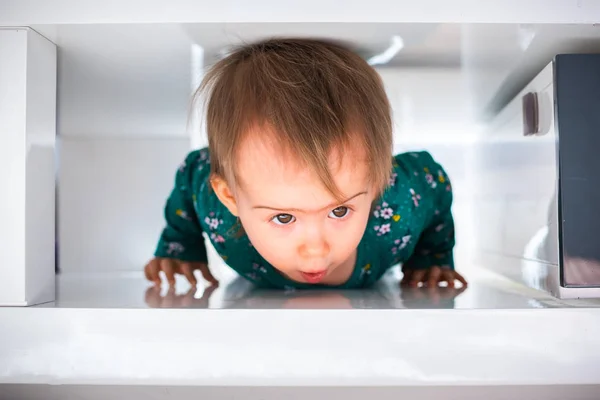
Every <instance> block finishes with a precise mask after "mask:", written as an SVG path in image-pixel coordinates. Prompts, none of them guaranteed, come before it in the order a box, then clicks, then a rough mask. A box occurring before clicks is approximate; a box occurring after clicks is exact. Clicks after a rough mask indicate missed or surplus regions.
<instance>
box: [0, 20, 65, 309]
mask: <svg viewBox="0 0 600 400" xmlns="http://www.w3.org/2000/svg"><path fill="white" fill-rule="evenodd" d="M55 113H56V47H55V46H54V45H53V44H52V43H50V42H49V41H47V40H46V39H44V38H43V37H41V36H39V35H38V34H37V33H35V32H33V31H31V30H28V29H12V30H11V29H3V30H2V29H0V163H1V168H0V187H2V191H3V196H2V200H1V203H0V221H1V224H0V254H2V260H3V261H2V263H0V305H11V304H12V305H31V304H37V303H42V302H47V301H52V300H54V229H55V226H54V140H55V136H56V120H55V115H56V114H55Z"/></svg>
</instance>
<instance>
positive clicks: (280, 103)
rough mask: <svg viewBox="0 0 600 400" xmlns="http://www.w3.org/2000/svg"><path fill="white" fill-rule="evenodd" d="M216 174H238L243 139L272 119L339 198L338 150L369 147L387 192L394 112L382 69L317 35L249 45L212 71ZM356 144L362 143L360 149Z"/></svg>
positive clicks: (283, 139) (209, 118)
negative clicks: (334, 169) (334, 165)
mask: <svg viewBox="0 0 600 400" xmlns="http://www.w3.org/2000/svg"><path fill="white" fill-rule="evenodd" d="M203 93H205V95H206V101H207V104H206V107H205V109H206V130H207V133H208V143H209V151H210V155H211V173H212V174H213V176H219V177H222V178H223V179H225V180H227V181H229V183H232V182H231V181H230V180H232V179H233V180H234V181H235V180H237V179H236V170H235V165H236V163H235V160H236V159H237V158H236V156H237V153H238V151H239V146H240V144H241V143H243V139H244V138H245V137H246V135H247V134H248V133H249V132H250V131H251V130H252V128H253V127H256V126H259V127H260V126H268V127H270V128H272V129H271V130H272V131H273V132H275V133H276V134H275V138H274V139H275V140H276V142H277V144H278V145H280V146H281V148H282V149H284V150H287V151H288V152H289V154H292V155H294V157H295V158H296V160H295V161H297V162H299V163H301V165H303V166H307V167H309V168H311V169H312V170H313V172H314V173H315V174H316V176H318V178H319V179H320V180H321V181H322V183H323V185H324V187H325V188H326V189H327V190H328V191H329V192H330V193H331V194H332V195H333V196H334V197H335V198H336V199H338V200H341V199H342V197H343V194H342V193H340V191H339V189H338V188H337V187H336V185H335V182H334V180H333V177H332V173H331V171H330V167H329V160H330V157H331V154H332V152H333V151H334V150H336V149H337V150H338V151H341V152H342V153H340V154H343V152H344V150H349V149H356V148H357V147H355V146H360V147H362V149H364V153H365V155H366V162H367V163H368V169H369V173H370V176H369V179H370V181H371V182H372V183H373V184H374V186H375V187H376V188H378V189H379V190H380V192H382V191H383V190H384V189H385V187H387V184H388V181H389V177H390V174H391V169H392V118H391V109H390V104H389V101H388V98H387V96H386V94H385V90H384V88H383V83H382V81H381V78H380V77H379V75H378V74H377V72H376V71H375V70H374V69H373V68H371V67H370V66H369V65H368V64H367V63H366V62H365V61H364V60H363V59H362V58H361V57H359V56H358V55H357V54H355V53H353V52H352V51H350V50H349V49H347V48H346V47H344V46H342V45H339V44H336V43H333V42H328V41H323V40H315V39H295V38H291V39H269V40H265V41H261V42H258V43H254V44H249V45H243V46H241V47H239V48H237V49H236V50H235V51H233V52H232V53H230V54H229V55H228V56H227V57H225V58H224V59H222V60H220V61H218V62H217V63H216V64H215V65H214V66H213V67H212V68H211V69H210V70H209V71H208V72H207V74H206V76H205V78H204V80H203V82H202V83H201V85H200V87H199V88H198V90H197V92H196V94H195V100H197V99H198V98H200V97H201V95H202V94H203ZM360 147H358V148H360Z"/></svg>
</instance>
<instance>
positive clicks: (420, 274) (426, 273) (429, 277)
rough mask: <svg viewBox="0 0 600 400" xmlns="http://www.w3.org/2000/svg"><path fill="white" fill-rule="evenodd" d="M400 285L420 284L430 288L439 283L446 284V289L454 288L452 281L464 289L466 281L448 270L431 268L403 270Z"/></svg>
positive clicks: (414, 285) (412, 285) (415, 285)
mask: <svg viewBox="0 0 600 400" xmlns="http://www.w3.org/2000/svg"><path fill="white" fill-rule="evenodd" d="M402 272H403V273H404V277H403V278H402V281H401V282H400V284H401V285H407V286H411V287H417V286H419V284H420V283H423V285H427V286H430V287H433V286H438V285H439V284H440V283H441V282H448V287H450V288H453V287H454V281H459V282H461V283H462V284H463V287H466V286H467V285H468V284H467V280H466V279H465V278H463V276H462V275H461V274H459V273H458V272H456V271H453V270H451V269H449V268H440V267H431V268H429V269H416V270H415V269H405V270H403V271H402Z"/></svg>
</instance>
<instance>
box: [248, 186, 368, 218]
mask: <svg viewBox="0 0 600 400" xmlns="http://www.w3.org/2000/svg"><path fill="white" fill-rule="evenodd" d="M364 194H367V191H362V192H360V193H356V194H355V195H354V196H351V197H349V198H347V199H346V200H344V201H342V202H341V203H332V204H329V205H326V206H325V207H323V208H321V209H320V210H317V212H318V211H323V210H325V209H328V208H334V207H336V206H338V207H339V206H340V205H341V204H345V203H347V202H349V201H350V200H353V199H355V198H357V197H358V196H362V195H364ZM252 208H253V209H259V208H262V209H266V210H273V211H281V212H290V211H293V212H300V213H304V212H307V211H306V210H302V209H300V208H277V207H270V206H254V207H252Z"/></svg>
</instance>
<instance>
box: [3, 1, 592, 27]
mask: <svg viewBox="0 0 600 400" xmlns="http://www.w3.org/2000/svg"><path fill="white" fill-rule="evenodd" d="M0 10H2V13H0V25H2V24H3V25H28V24H69V23H88V24H89V23H111V22H119V23H127V22H136V23H142V22H178V23H183V22H270V21H271V22H272V21H277V22H318V21H328V22H334V21H340V22H390V21H398V22H490V23H538V22H539V23H594V22H598V18H599V17H598V15H600V3H598V2H597V1H594V0H527V1H522V0H486V1H485V2H482V1H480V0H453V1H447V0H421V1H418V2H416V1H414V0H371V1H369V2H368V3H365V1H364V0H348V1H345V2H344V4H343V6H341V5H340V2H339V1H338V0H293V1H285V2H282V1H278V0H255V1H253V2H252V7H248V5H247V3H246V2H245V1H242V0H221V1H211V2H206V1H196V0H87V1H85V2H81V1H79V0H0Z"/></svg>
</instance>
